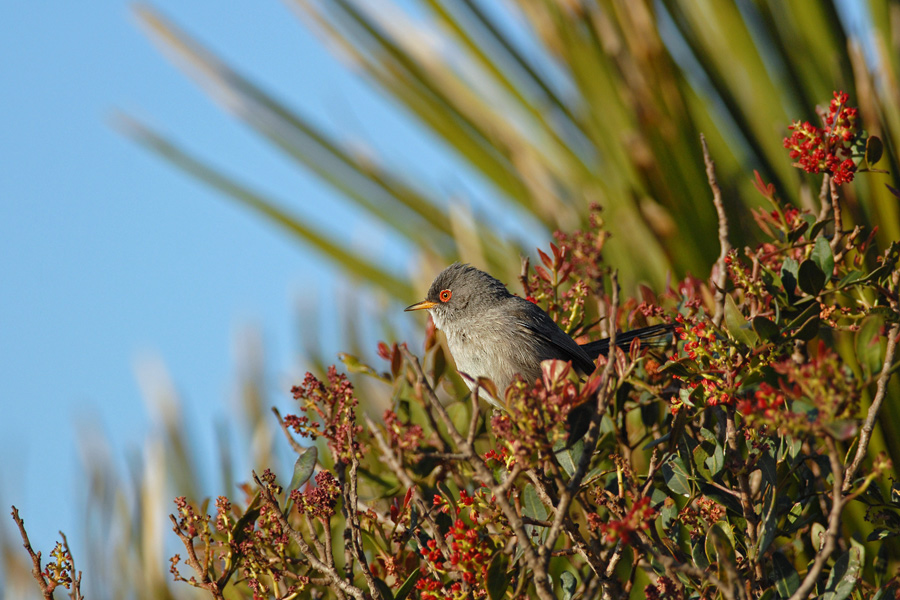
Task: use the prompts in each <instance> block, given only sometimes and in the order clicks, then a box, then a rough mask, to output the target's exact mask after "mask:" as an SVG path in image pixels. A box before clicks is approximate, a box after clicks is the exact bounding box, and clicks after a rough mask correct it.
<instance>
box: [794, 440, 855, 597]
mask: <svg viewBox="0 0 900 600" xmlns="http://www.w3.org/2000/svg"><path fill="white" fill-rule="evenodd" d="M825 443H826V445H827V446H828V458H829V460H830V461H831V471H832V475H833V476H834V485H833V486H832V496H833V498H832V503H831V512H830V513H829V515H828V530H827V531H826V532H825V543H824V544H822V547H821V548H820V549H819V551H818V552H817V553H816V559H815V561H813V564H812V566H811V567H810V568H809V570H808V571H807V572H806V577H804V578H803V581H802V582H801V583H800V586H799V587H798V588H797V589H796V590H794V593H793V594H792V595H791V597H790V599H789V600H801V599H802V598H806V597H807V596H808V595H809V592H810V591H811V590H812V588H813V586H814V585H816V580H817V579H818V578H819V573H821V572H822V568H823V567H824V566H825V562H826V561H827V560H828V558H829V557H830V556H831V553H832V552H834V548H835V546H836V545H837V544H836V540H837V536H838V533H839V532H840V528H841V511H843V509H844V499H843V498H842V497H841V486H842V485H843V477H842V474H843V468H842V466H841V457H840V455H839V454H838V451H837V448H836V447H835V444H834V440H832V439H831V438H830V437H826V438H825ZM813 542H814V543H815V540H813Z"/></svg>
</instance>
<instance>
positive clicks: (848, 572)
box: [819, 539, 864, 600]
mask: <svg viewBox="0 0 900 600" xmlns="http://www.w3.org/2000/svg"><path fill="white" fill-rule="evenodd" d="M854 541H855V540H852V539H851V542H854ZM863 556H864V550H863V547H862V545H860V544H859V542H856V543H854V544H853V546H852V547H851V548H850V550H848V551H847V552H845V553H844V554H842V555H841V556H840V557H839V558H838V559H837V560H836V561H835V563H834V567H832V568H831V572H830V573H829V574H828V581H827V582H826V584H825V593H824V594H822V595H821V596H819V598H820V599H821V600H846V599H847V598H849V597H850V594H851V593H853V588H855V587H856V581H857V580H858V579H859V572H860V568H861V566H862V559H863Z"/></svg>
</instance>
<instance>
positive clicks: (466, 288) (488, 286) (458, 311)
mask: <svg viewBox="0 0 900 600" xmlns="http://www.w3.org/2000/svg"><path fill="white" fill-rule="evenodd" d="M510 296H512V294H510V293H509V291H508V290H507V289H506V286H505V285H503V284H502V283H500V282H499V281H497V280H496V279H494V278H493V277H491V276H490V275H488V274H487V273H485V272H484V271H479V270H478V269H476V268H475V267H472V266H470V265H466V264H460V263H453V264H452V265H450V266H449V267H447V268H446V269H444V270H443V271H441V273H440V274H439V275H438V276H437V277H435V278H434V282H432V284H431V288H430V289H429V290H428V295H427V296H425V300H423V301H422V302H419V303H417V304H413V305H412V306H409V307H407V308H406V310H422V309H427V310H428V312H430V313H431V316H432V318H433V319H434V324H435V325H436V326H437V327H438V328H439V329H442V328H443V325H444V324H447V323H452V322H453V321H455V320H457V319H464V318H466V317H468V316H471V315H476V314H478V313H480V312H482V311H484V310H486V309H488V308H491V307H492V306H494V305H495V304H496V303H497V302H499V301H501V300H503V299H505V298H509V297H510Z"/></svg>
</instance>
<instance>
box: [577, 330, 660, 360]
mask: <svg viewBox="0 0 900 600" xmlns="http://www.w3.org/2000/svg"><path fill="white" fill-rule="evenodd" d="M674 329H675V325H674V324H672V323H663V324H661V325H651V326H649V327H641V328H639V329H632V330H631V331H622V332H619V333H617V334H616V346H618V347H619V348H628V347H629V346H630V345H631V342H632V341H633V340H634V339H640V340H641V343H642V344H645V345H651V346H657V345H663V344H664V343H665V342H666V337H667V336H668V335H669V334H670V333H671V332H672V331H673V330H674ZM581 348H582V349H583V350H584V351H585V352H587V354H588V356H590V357H591V359H593V360H596V359H597V357H598V356H600V355H601V354H602V355H603V356H606V354H607V353H608V352H609V338H604V339H602V340H597V341H594V342H588V343H587V344H581Z"/></svg>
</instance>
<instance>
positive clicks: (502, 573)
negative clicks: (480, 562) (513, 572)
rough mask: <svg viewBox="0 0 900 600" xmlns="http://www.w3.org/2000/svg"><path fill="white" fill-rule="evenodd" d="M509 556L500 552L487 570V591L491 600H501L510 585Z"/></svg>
mask: <svg viewBox="0 0 900 600" xmlns="http://www.w3.org/2000/svg"><path fill="white" fill-rule="evenodd" d="M508 571H509V556H507V555H506V554H504V553H503V552H498V553H497V554H495V555H494V558H493V559H491V564H489V565H488V570H487V593H488V597H489V598H490V599H491V600H500V599H501V598H503V596H504V595H505V594H506V588H507V587H509V574H508Z"/></svg>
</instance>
